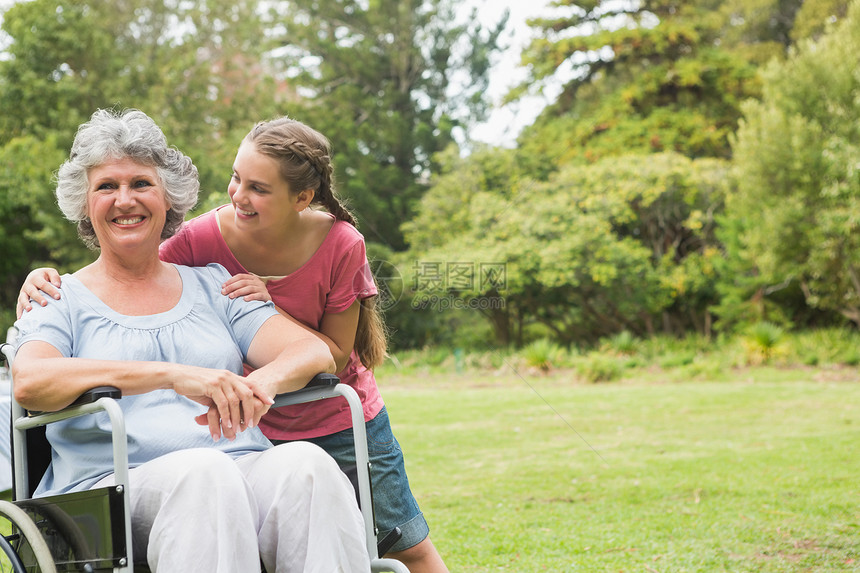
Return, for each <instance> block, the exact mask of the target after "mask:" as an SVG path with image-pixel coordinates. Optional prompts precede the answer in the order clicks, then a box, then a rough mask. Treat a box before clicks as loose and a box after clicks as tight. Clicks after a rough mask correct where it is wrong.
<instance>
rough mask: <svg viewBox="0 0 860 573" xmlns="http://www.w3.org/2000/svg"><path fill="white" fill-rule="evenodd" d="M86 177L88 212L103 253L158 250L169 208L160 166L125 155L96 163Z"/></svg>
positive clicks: (154, 251)
mask: <svg viewBox="0 0 860 573" xmlns="http://www.w3.org/2000/svg"><path fill="white" fill-rule="evenodd" d="M87 179H88V181H89V184H88V188H87V214H88V217H89V220H90V223H91V224H92V226H93V231H94V232H95V235H96V237H97V238H98V242H99V245H100V246H101V249H102V253H105V252H114V253H116V254H118V255H122V254H123V253H125V252H127V251H128V250H130V249H139V248H141V247H143V248H150V249H151V250H152V252H153V254H154V253H157V250H158V245H159V243H160V242H161V234H162V231H163V229H164V224H165V222H166V220H167V212H168V210H169V209H170V202H169V201H168V199H167V195H166V193H165V190H164V186H163V185H162V184H161V179H160V177H159V176H158V170H157V169H156V168H155V167H153V166H151V165H146V164H144V163H139V162H137V161H135V160H133V159H130V158H128V157H126V158H123V159H113V160H108V161H105V162H104V163H103V164H101V165H99V166H97V167H93V168H92V169H90V170H89V171H88V173H87Z"/></svg>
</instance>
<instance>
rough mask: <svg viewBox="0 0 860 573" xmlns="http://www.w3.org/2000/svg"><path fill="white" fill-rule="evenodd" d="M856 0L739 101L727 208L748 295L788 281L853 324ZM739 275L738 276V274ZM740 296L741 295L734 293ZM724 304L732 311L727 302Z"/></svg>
mask: <svg viewBox="0 0 860 573" xmlns="http://www.w3.org/2000/svg"><path fill="white" fill-rule="evenodd" d="M858 69H860V1H858V0H854V1H853V2H852V3H851V6H850V10H849V12H848V15H847V16H846V18H845V19H844V20H843V21H841V22H840V23H839V24H838V25H837V26H836V27H835V28H834V29H833V30H832V31H831V32H829V33H827V34H825V35H824V36H822V37H821V39H820V40H819V41H817V42H803V43H802V44H801V45H800V46H799V47H798V49H797V51H796V52H794V53H793V54H792V55H791V57H790V58H789V60H788V61H787V62H785V63H783V64H779V63H774V64H772V65H771V66H769V67H768V69H767V71H766V72H765V74H764V84H763V85H764V93H763V98H762V100H761V101H760V102H755V101H751V102H748V103H747V104H746V105H745V106H744V120H743V123H742V125H741V128H740V130H739V131H738V135H737V141H736V143H735V145H734V148H735V164H736V171H737V180H738V191H737V193H733V194H731V195H730V196H729V200H728V202H727V205H728V216H729V217H730V220H731V222H732V224H733V230H734V231H735V232H736V234H737V236H736V238H735V241H736V243H737V248H738V251H737V252H736V253H734V256H735V261H736V263H737V266H736V267H735V269H734V271H735V272H736V273H738V274H739V275H740V276H744V277H745V279H746V280H745V282H744V283H743V287H744V288H746V289H747V297H748V298H749V299H750V300H755V299H756V298H759V299H760V298H762V297H764V296H766V295H767V294H769V293H774V292H776V293H778V292H779V291H782V290H785V289H788V288H794V289H799V290H800V292H802V293H803V296H804V298H805V301H806V303H807V304H808V305H809V306H810V307H811V308H813V309H819V310H823V311H831V312H838V313H840V314H842V315H843V316H844V317H845V318H847V319H848V320H850V321H852V322H853V323H854V324H856V325H860V217H858V213H860V180H858V177H857V157H858V155H860V128H858V125H860V104H858V102H860V76H858V74H857V70H858ZM742 273H745V274H742ZM740 300H743V297H740ZM728 310H730V309H728Z"/></svg>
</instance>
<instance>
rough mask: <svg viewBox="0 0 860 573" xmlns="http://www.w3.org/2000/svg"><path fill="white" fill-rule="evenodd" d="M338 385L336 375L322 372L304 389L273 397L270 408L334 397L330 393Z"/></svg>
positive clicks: (338, 381)
mask: <svg viewBox="0 0 860 573" xmlns="http://www.w3.org/2000/svg"><path fill="white" fill-rule="evenodd" d="M339 383H340V378H338V377H337V376H336V375H334V374H327V373H325V372H322V373H320V374H317V375H316V376H314V377H313V378H312V379H311V381H310V382H308V383H307V385H306V386H305V387H304V388H300V389H298V390H293V391H292V392H284V393H282V394H278V395H277V396H275V403H274V404H273V405H272V408H278V407H280V406H287V405H290V404H301V403H303V402H313V401H314V400H321V399H323V398H329V397H331V396H334V395H335V394H334V393H332V389H333V388H334V387H335V386H337V385H338V384H339Z"/></svg>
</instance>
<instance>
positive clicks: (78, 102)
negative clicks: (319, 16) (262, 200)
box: [0, 0, 277, 312]
mask: <svg viewBox="0 0 860 573" xmlns="http://www.w3.org/2000/svg"><path fill="white" fill-rule="evenodd" d="M257 4H258V3H257V2H253V1H249V0H248V1H246V0H240V1H236V0H229V1H227V0H207V1H205V2H193V3H190V2H159V1H155V0H120V1H117V2H79V1H73V0H32V1H29V2H18V3H16V4H14V5H12V6H11V7H10V8H9V9H8V10H7V11H6V12H5V13H4V14H3V31H4V32H5V34H6V35H7V38H8V43H7V45H6V54H5V57H2V58H0V154H2V158H3V163H2V177H0V226H2V229H3V232H2V234H0V250H2V252H3V253H4V255H3V256H2V257H0V258H2V259H3V262H2V267H0V270H2V274H1V275H0V285H2V286H0V307H2V308H3V309H7V312H8V309H10V308H14V304H15V303H14V299H15V295H16V294H17V291H18V288H19V287H20V284H21V282H22V281H23V279H24V276H26V273H27V272H28V271H29V270H30V269H31V268H32V267H33V266H36V265H40V264H51V265H53V266H58V267H60V268H61V269H65V270H68V269H69V268H74V267H77V266H79V265H80V264H81V262H82V261H84V260H86V259H87V257H89V256H90V253H88V252H87V251H86V250H85V249H84V248H83V247H82V246H81V245H80V242H79V241H78V240H77V239H76V237H75V231H74V228H73V226H70V225H69V224H68V222H66V221H65V220H64V219H63V218H62V215H61V214H60V212H59V210H58V209H57V208H56V204H55V201H54V200H53V198H52V191H53V185H52V182H51V174H52V173H53V172H54V171H55V170H56V169H57V168H58V167H59V165H60V163H61V162H62V160H63V158H64V156H65V153H67V152H68V148H69V146H70V145H71V141H72V138H73V137H74V134H75V131H76V129H77V126H78V125H79V124H80V123H82V122H83V121H85V120H86V119H87V118H89V116H90V115H91V114H92V112H93V111H94V110H95V109H97V108H105V107H121V108H122V107H136V108H140V109H142V110H144V111H146V112H147V113H148V114H150V115H151V116H152V117H153V118H155V119H156V121H157V122H158V123H159V124H160V125H161V126H162V128H163V129H164V131H165V132H166V134H167V136H168V138H169V140H170V141H171V143H173V144H174V145H176V146H177V147H179V148H181V149H182V150H183V151H185V152H186V153H188V154H189V155H190V156H191V157H192V158H193V159H194V160H195V163H196V164H197V166H198V169H199V170H200V174H201V184H202V189H203V196H204V198H205V197H206V195H208V194H215V195H217V197H218V198H220V200H222V201H223V199H224V195H225V193H224V190H225V189H226V184H227V181H228V176H229V172H230V171H229V170H230V165H231V163H232V159H233V156H234V154H235V150H236V147H237V146H238V142H239V141H240V139H241V137H242V135H244V134H245V133H246V132H247V130H249V129H250V128H251V126H252V125H253V123H254V121H257V120H259V119H261V118H262V117H264V116H268V115H271V114H272V112H273V111H274V110H275V107H276V106H275V103H276V101H277V98H276V97H275V96H276V90H275V89H274V86H275V85H276V82H275V80H274V79H273V78H272V76H271V75H269V74H267V73H266V62H265V59H264V57H263V55H262V52H261V49H262V47H261V46H260V45H259V44H260V43H259V42H258V38H259V33H260V29H261V27H262V24H261V22H262V20H261V19H260V16H259V15H258V13H257ZM58 150H59V152H58Z"/></svg>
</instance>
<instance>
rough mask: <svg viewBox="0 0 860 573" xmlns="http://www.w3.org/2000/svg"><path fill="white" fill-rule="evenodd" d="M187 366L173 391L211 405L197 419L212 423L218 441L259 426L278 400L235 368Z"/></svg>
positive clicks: (204, 423)
mask: <svg viewBox="0 0 860 573" xmlns="http://www.w3.org/2000/svg"><path fill="white" fill-rule="evenodd" d="M183 370H187V372H180V373H178V374H179V375H180V378H179V379H178V380H177V381H176V382H174V383H173V385H172V388H173V391H174V392H176V393H177V394H181V395H183V396H185V397H187V398H190V399H192V400H194V401H195V402H197V403H199V404H203V405H204V406H207V407H208V408H209V409H208V411H207V412H206V413H205V414H200V415H199V416H197V417H196V418H195V420H196V421H197V423H198V424H200V425H208V426H209V432H210V433H211V434H212V439H213V440H215V441H216V442H217V441H218V440H219V439H221V436H222V435H223V436H224V437H225V438H227V439H228V440H232V439H234V438H235V437H236V432H241V431H244V430H246V429H248V428H254V427H256V426H257V425H258V424H259V423H260V418H262V417H263V415H264V414H265V413H266V412H268V411H269V407H270V406H271V405H272V404H273V403H274V400H272V398H271V397H270V396H269V395H268V393H267V392H266V391H265V390H263V389H262V388H261V387H260V385H259V384H256V383H255V382H253V381H249V380H247V379H245V378H244V377H242V376H239V375H237V374H234V373H233V372H230V371H227V370H212V369H210V368H198V367H195V366H187V367H184V368H183Z"/></svg>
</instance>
